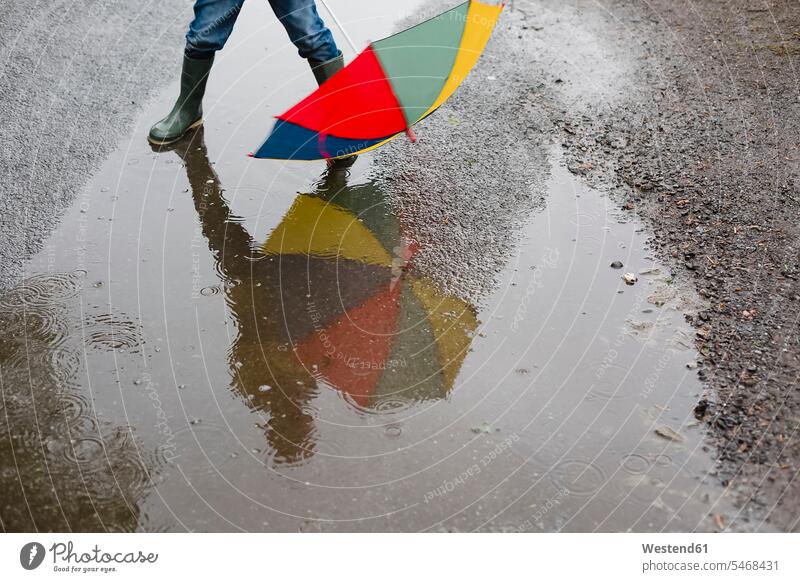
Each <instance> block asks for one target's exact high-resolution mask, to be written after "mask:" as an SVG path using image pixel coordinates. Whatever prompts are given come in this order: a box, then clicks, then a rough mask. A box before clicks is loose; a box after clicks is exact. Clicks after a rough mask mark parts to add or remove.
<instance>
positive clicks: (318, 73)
mask: <svg viewBox="0 0 800 582" xmlns="http://www.w3.org/2000/svg"><path fill="white" fill-rule="evenodd" d="M308 64H309V65H311V71H312V72H313V73H314V78H315V79H316V80H317V83H318V84H319V85H322V84H323V83H324V82H325V81H327V80H328V79H330V78H331V77H333V76H334V75H335V74H336V73H338V72H339V71H341V70H342V69H343V68H344V57H343V56H342V53H341V52H339V55H338V56H336V57H334V58H332V59H331V60H329V61H315V60H313V59H308ZM356 159H358V156H346V157H344V158H335V159H329V160H328V167H329V168H331V169H332V170H341V169H347V168H349V167H350V166H352V165H353V164H355V163H356Z"/></svg>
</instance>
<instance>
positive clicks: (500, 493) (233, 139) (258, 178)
mask: <svg viewBox="0 0 800 582" xmlns="http://www.w3.org/2000/svg"><path fill="white" fill-rule="evenodd" d="M375 4H376V7H374V10H375V13H374V14H375V16H370V15H369V14H364V15H363V17H362V18H361V20H359V21H358V22H353V24H352V26H351V27H350V28H349V32H350V33H351V35H352V36H354V37H356V39H357V41H359V42H363V40H364V39H366V38H367V37H368V36H370V35H375V37H379V36H383V35H385V34H387V33H388V32H389V31H390V30H391V26H392V22H394V19H396V18H397V17H398V16H400V15H399V14H395V13H392V12H391V11H390V10H388V6H389V3H388V2H382V3H375ZM258 6H259V5H258V4H254V5H252V6H250V5H248V8H246V10H249V11H250V12H251V13H252V14H251V16H252V18H245V17H243V18H242V21H243V24H244V26H242V27H240V28H239V29H238V30H237V36H235V37H234V39H232V48H231V49H230V50H229V51H227V52H226V54H225V56H224V58H223V59H222V61H221V63H222V66H218V67H217V68H216V69H215V77H214V78H213V79H212V82H211V83H210V87H209V100H208V102H209V103H215V104H216V105H214V106H213V108H210V109H209V111H208V113H207V116H208V121H207V125H206V129H205V132H204V133H203V132H200V133H198V134H197V135H196V136H195V139H194V141H193V142H192V143H184V144H182V145H181V146H179V147H177V148H175V149H174V150H172V151H165V152H161V153H154V152H153V151H151V150H150V148H149V146H148V145H147V144H146V143H145V140H144V137H143V136H144V135H145V132H146V122H147V121H149V120H151V119H154V118H155V117H156V116H157V114H158V112H159V111H161V110H163V109H164V108H165V107H166V106H167V105H168V103H169V99H170V97H171V96H172V95H171V94H165V95H164V96H163V98H162V99H161V100H160V101H159V102H157V103H155V104H153V106H152V107H150V108H149V109H148V110H147V111H146V112H145V114H144V115H143V117H142V120H141V126H140V127H139V128H138V129H137V131H136V132H135V134H134V135H133V136H132V138H131V139H130V140H129V141H127V142H126V143H124V144H123V147H122V148H121V149H120V150H119V151H118V152H116V153H115V154H114V155H113V156H111V158H110V159H109V160H108V162H107V163H106V165H105V166H104V168H103V169H102V170H101V172H100V173H99V174H98V176H97V177H96V178H95V179H94V180H93V182H92V183H91V184H90V186H89V187H88V188H87V190H86V191H85V192H84V194H83V196H82V197H81V198H80V199H79V200H77V201H76V204H75V206H74V208H73V209H72V211H71V212H70V213H69V214H68V215H67V216H66V217H65V218H64V221H63V225H62V227H61V228H60V229H59V230H58V231H57V232H56V233H55V234H54V235H53V236H52V237H51V238H50V239H49V241H48V242H47V244H46V245H45V248H44V250H43V251H42V252H41V253H40V254H39V255H38V256H37V257H35V258H34V259H33V260H32V261H31V262H30V264H29V265H28V266H27V272H28V273H29V275H30V276H29V278H28V279H27V280H26V282H25V283H24V284H23V285H21V286H20V287H19V288H16V289H14V290H12V291H11V292H9V293H8V294H6V295H4V296H3V297H2V298H0V321H2V322H3V326H2V331H0V382H1V383H2V396H3V398H2V401H1V402H0V405H2V410H0V419H2V420H0V427H2V430H3V433H4V434H10V435H12V436H11V438H4V439H3V440H2V441H0V458H1V459H2V473H0V483H2V489H3V491H4V492H5V495H4V500H3V505H2V509H0V511H2V513H0V516H2V523H3V525H4V527H5V528H6V529H12V530H14V529H34V528H36V529H39V530H65V529H68V528H72V529H74V530H85V529H88V530H103V529H107V530H110V531H130V530H140V531H176V530H177V531H182V530H194V531H209V530H211V531H218V530H234V531H236V530H251V531H373V530H376V531H378V530H392V531H411V530H413V531H417V530H434V531H439V530H491V531H542V530H544V531H552V530H565V531H593V530H628V529H632V530H643V531H654V530H655V531H660V530H679V531H683V530H694V529H698V530H705V529H711V528H712V527H713V523H712V521H711V519H710V518H709V514H710V513H724V509H725V508H723V507H722V506H721V505H720V504H718V503H717V499H718V497H719V496H720V493H721V492H720V490H719V489H718V488H717V487H715V486H714V484H713V479H711V478H709V477H707V472H708V471H709V470H710V469H711V468H712V466H713V463H712V459H711V457H710V455H709V454H708V453H707V452H704V449H703V446H702V438H703V434H702V430H701V427H700V426H698V424H697V423H696V422H695V421H694V420H693V416H692V408H693V406H694V404H695V402H696V401H697V399H698V397H699V395H700V393H701V391H702V386H701V385H700V384H699V382H698V381H697V379H696V377H695V374H694V372H693V370H691V369H689V368H687V364H691V363H692V362H693V361H694V358H695V354H694V352H693V341H692V330H691V328H690V327H689V326H688V325H687V324H686V323H685V322H684V320H683V312H684V311H687V310H691V309H692V306H693V304H694V303H695V298H694V297H693V296H692V295H691V293H689V292H688V291H686V290H683V289H680V288H679V287H678V285H677V284H676V283H674V282H673V281H672V280H671V279H670V277H669V274H668V271H667V269H665V268H664V267H663V266H661V265H658V264H657V263H655V262H654V260H653V259H652V258H650V256H649V253H648V251H647V249H646V244H645V243H646V234H645V233H644V232H643V231H642V229H641V227H640V225H638V224H637V223H636V222H632V221H625V220H624V219H623V218H622V217H621V215H619V214H618V212H617V211H616V207H615V206H614V204H613V203H611V202H610V201H609V200H608V199H607V198H605V197H603V196H601V195H600V194H598V193H597V192H595V191H592V190H589V189H587V188H586V187H584V186H582V185H581V184H580V182H579V181H577V180H576V179H575V178H573V176H571V175H570V174H569V173H568V172H567V171H566V170H565V169H563V168H562V167H561V166H560V165H559V160H558V158H557V156H556V154H553V160H552V161H553V164H552V166H553V167H552V169H551V178H550V180H549V183H548V190H549V199H548V204H547V208H546V210H545V211H543V212H541V213H539V214H537V215H536V216H533V217H531V219H530V222H529V223H528V225H527V226H526V228H525V233H524V236H523V237H522V242H521V244H520V245H519V247H518V250H517V253H516V254H515V255H514V256H513V257H511V259H510V261H509V263H508V266H507V267H506V269H505V271H504V272H503V275H502V279H501V281H500V284H499V285H498V287H497V290H496V292H495V293H494V294H493V295H492V296H491V297H490V299H489V300H488V302H487V303H486V304H484V305H473V304H470V303H469V302H467V301H464V300H463V299H459V298H457V297H455V296H452V295H448V294H447V293H444V292H442V291H441V290H440V289H439V287H437V286H436V285H434V284H433V283H432V281H430V280H429V279H428V278H426V277H425V276H424V275H422V274H421V273H420V272H418V271H417V270H416V269H415V267H414V258H415V256H416V253H417V252H418V251H419V249H418V246H417V245H416V243H415V240H416V237H415V236H414V232H412V231H409V229H408V225H407V224H406V223H405V222H404V220H403V216H402V215H400V214H398V213H397V212H396V211H395V210H394V209H393V205H391V204H390V201H389V200H386V199H385V197H384V194H383V192H382V191H381V190H380V188H378V187H377V186H376V185H375V183H374V182H373V181H372V180H371V178H370V171H369V164H370V156H363V157H362V158H361V159H360V160H359V162H358V164H357V165H356V166H355V167H354V169H353V172H352V175H351V176H350V177H349V178H345V177H344V176H342V175H326V174H325V173H322V174H321V172H322V165H321V164H305V165H304V164H299V165H292V164H289V165H284V164H279V163H277V162H263V163H253V162H252V161H250V160H248V159H247V158H246V157H245V156H244V155H243V152H244V151H246V148H247V147H250V146H252V145H253V144H256V143H258V142H259V140H260V139H261V138H263V135H264V134H265V133H266V131H267V129H268V126H269V122H268V116H267V114H266V112H267V111H268V112H271V113H274V112H275V111H279V110H282V107H284V106H286V105H288V104H289V102H290V101H291V96H292V95H298V94H303V93H304V92H305V91H307V90H309V89H310V88H311V84H312V82H313V81H312V79H311V78H310V75H308V74H307V73H308V72H307V71H306V70H302V71H301V69H300V65H302V63H299V65H298V62H297V59H294V60H292V59H288V58H287V59H271V58H268V57H267V56H265V59H264V60H263V62H256V63H255V64H253V68H252V69H251V70H249V71H248V72H247V74H243V71H242V70H241V68H237V67H235V66H233V65H232V64H231V63H233V61H234V58H235V55H236V54H238V51H245V50H246V51H254V50H255V49H254V48H253V47H254V46H261V45H262V44H263V38H264V35H266V36H267V37H269V38H272V37H275V35H274V34H272V33H274V32H275V31H270V32H265V31H264V30H263V29H262V28H260V25H259V23H260V22H264V21H266V17H264V18H261V17H262V16H263V14H261V13H263V12H265V11H266V10H267V9H266V8H265V7H264V6H266V5H264V6H261V7H258ZM410 8H411V7H409V8H408V9H409V10H410ZM342 19H343V20H345V21H348V22H352V21H353V20H354V19H355V17H354V15H342ZM359 22H360V24H359ZM281 39H282V37H281ZM270 42H272V41H270ZM260 50H263V47H262V48H261V49H260ZM291 50H292V49H291V48H290V47H288V46H285V45H282V44H281V45H277V44H276V45H274V46H273V45H268V47H267V50H266V51H265V55H271V54H273V53H280V51H285V52H286V54H287V55H288V54H289V51H291ZM225 60H228V62H229V66H227V67H226V66H225ZM277 61H280V64H278V63H277ZM282 67H285V70H284V69H283V68H282ZM217 70H219V71H220V72H219V74H217ZM276 76H279V78H281V79H282V84H281V86H280V87H278V86H273V85H271V84H270V83H269V80H270V79H273V78H275V77H276ZM273 88H274V91H273V90H271V89H273ZM236 95H251V96H252V95H258V96H263V100H261V99H260V97H259V98H252V99H251V100H250V101H247V102H243V101H237V100H236V97H235V96H236ZM256 101H258V106H256V107H254V106H253V103H254V102H256ZM246 112H249V113H246ZM613 261H621V262H622V263H623V264H624V267H623V268H622V269H612V268H611V267H610V264H611V263H612V262H613ZM627 272H632V273H635V274H637V276H638V282H637V283H636V284H635V285H633V286H629V285H626V284H625V283H624V282H623V281H622V279H621V276H622V275H623V274H624V273H627ZM664 427H668V428H671V429H672V430H673V431H675V433H676V434H674V435H673V437H674V439H669V438H664V437H663V436H659V435H658V434H657V433H656V430H657V429H659V431H660V432H661V433H662V434H667V435H670V434H672V433H669V432H667V431H666V430H665V429H664ZM706 481H708V482H706Z"/></svg>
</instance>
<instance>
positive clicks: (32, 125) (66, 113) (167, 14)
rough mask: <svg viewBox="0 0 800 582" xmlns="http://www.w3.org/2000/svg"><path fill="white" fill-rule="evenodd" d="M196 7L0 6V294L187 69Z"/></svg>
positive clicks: (82, 2)
mask: <svg viewBox="0 0 800 582" xmlns="http://www.w3.org/2000/svg"><path fill="white" fill-rule="evenodd" d="M190 15H191V2H188V1H170V2H154V1H149V2H144V3H131V2H123V1H122V0H113V1H110V2H103V3H97V2H91V1H89V0H76V1H71V2H67V3H65V2H55V3H54V2H44V1H40V0H36V1H31V2H13V1H9V0H0V288H8V287H11V286H13V285H14V284H15V283H16V282H18V281H19V280H20V278H21V276H22V266H23V262H24V260H25V259H27V258H28V257H30V256H32V255H33V254H34V253H35V252H36V251H38V250H39V249H40V248H41V245H42V241H43V240H45V239H46V237H47V234H48V233H49V232H51V231H52V229H53V227H54V226H55V225H56V224H57V223H58V220H59V216H60V214H61V213H62V211H63V210H64V209H65V208H67V207H68V206H69V204H70V203H71V202H72V201H74V200H75V198H76V196H78V195H79V193H80V192H81V191H82V189H83V187H84V185H85V184H86V183H87V182H88V180H89V178H90V177H91V175H92V173H93V172H94V171H95V170H96V169H97V168H98V166H99V165H100V164H101V163H102V162H103V161H104V160H105V159H106V157H107V156H108V154H109V153H110V152H111V151H113V149H114V148H115V147H116V146H117V143H118V140H119V138H120V137H122V136H124V135H125V134H126V133H127V132H128V131H129V130H130V127H131V125H132V123H133V121H134V119H135V116H136V113H137V111H139V110H140V108H141V105H142V104H143V103H145V102H146V101H147V100H148V99H149V98H150V97H152V96H153V94H154V92H155V91H156V90H157V89H158V88H160V87H161V86H163V85H164V84H165V83H167V82H169V81H171V80H174V79H175V78H176V74H177V73H178V72H179V70H180V51H181V46H182V44H183V29H184V27H185V25H186V22H188V19H189V17H190Z"/></svg>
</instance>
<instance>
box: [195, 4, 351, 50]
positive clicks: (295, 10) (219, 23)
mask: <svg viewBox="0 0 800 582" xmlns="http://www.w3.org/2000/svg"><path fill="white" fill-rule="evenodd" d="M269 3H270V5H271V6H272V11H273V12H275V16H277V17H278V19H279V20H280V21H281V24H283V27H284V28H285V29H286V32H287V33H289V39H290V40H291V41H292V42H293V43H294V45H295V46H296V47H297V50H298V51H299V52H300V56H301V57H302V58H304V59H312V60H314V61H320V62H324V61H329V60H331V59H333V58H335V57H337V56H338V55H339V49H338V48H337V47H336V42H334V40H333V35H332V34H331V31H330V30H329V29H328V27H327V26H325V23H324V22H323V21H322V18H320V16H319V14H318V13H317V6H316V4H314V0H269ZM243 4H244V0H196V1H195V3H194V20H192V23H191V24H190V25H189V31H188V32H187V33H186V50H185V54H186V56H188V57H190V58H194V59H207V58H210V57H211V56H213V55H214V53H215V52H216V51H218V50H220V49H222V47H223V46H225V42H226V41H227V40H228V37H229V36H230V35H231V32H233V25H234V23H235V22H236V18H237V17H238V16H239V12H240V11H241V10H242V5H243Z"/></svg>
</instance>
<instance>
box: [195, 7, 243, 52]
mask: <svg viewBox="0 0 800 582" xmlns="http://www.w3.org/2000/svg"><path fill="white" fill-rule="evenodd" d="M243 4H244V0H195V3H194V20H192V23H191V24H190V25H189V30H188V32H187V33H186V49H185V51H184V52H185V54H186V56H187V57H190V58H193V59H208V58H211V57H212V56H214V53H215V52H217V51H218V50H220V49H222V47H223V46H225V43H226V42H227V40H228V37H229V36H230V35H231V32H233V25H234V24H235V23H236V17H237V16H239V12H240V11H241V10H242V5H243Z"/></svg>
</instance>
